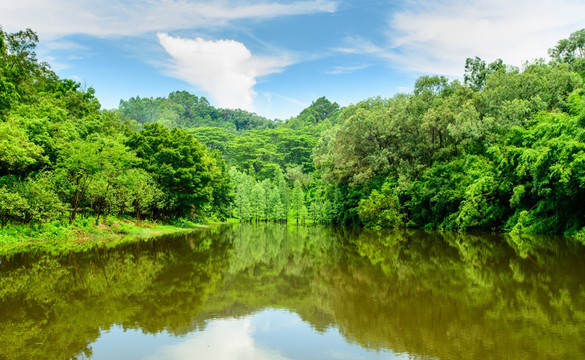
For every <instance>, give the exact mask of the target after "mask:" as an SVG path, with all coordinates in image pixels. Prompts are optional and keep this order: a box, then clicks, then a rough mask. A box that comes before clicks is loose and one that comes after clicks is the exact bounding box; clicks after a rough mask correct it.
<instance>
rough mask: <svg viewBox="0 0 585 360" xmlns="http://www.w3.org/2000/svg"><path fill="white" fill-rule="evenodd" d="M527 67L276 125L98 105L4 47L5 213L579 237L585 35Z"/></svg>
mask: <svg viewBox="0 0 585 360" xmlns="http://www.w3.org/2000/svg"><path fill="white" fill-rule="evenodd" d="M584 31H585V30H579V31H577V32H575V33H573V34H571V36H570V37H569V38H568V39H564V40H561V41H559V42H558V44H557V45H556V46H554V47H553V48H551V49H550V51H549V55H550V57H551V61H550V62H545V61H544V60H543V59H540V60H534V61H532V62H527V63H526V64H525V65H524V66H523V67H522V68H521V69H520V68H516V67H512V66H507V65H506V64H504V63H503V61H502V60H497V61H495V62H492V63H490V64H486V62H485V61H484V60H482V59H480V58H478V57H475V58H469V59H467V61H466V64H465V69H464V71H465V73H464V76H463V80H464V81H463V83H462V82H459V81H457V80H454V81H451V80H449V79H447V78H445V77H443V76H436V75H433V76H423V77H420V78H419V79H418V80H417V81H416V82H415V84H414V91H413V92H412V93H411V94H398V95H396V96H394V97H392V98H389V99H383V98H379V97H378V98H370V99H366V100H364V101H361V102H359V103H357V104H352V105H349V106H347V107H343V108H342V107H340V106H339V105H338V104H337V103H335V102H331V101H329V100H328V99H326V98H325V97H321V98H318V99H317V100H315V101H314V102H313V103H312V104H311V105H310V106H308V107H307V108H306V109H304V110H303V111H301V112H300V113H299V115H298V116H296V117H292V118H290V119H288V120H286V121H272V120H268V119H265V118H263V117H260V116H258V115H256V114H252V113H248V112H245V111H243V110H229V109H218V108H215V107H213V106H212V105H211V104H210V103H209V102H208V101H207V99H205V98H204V97H199V96H196V95H193V94H190V93H188V92H186V91H176V92H172V93H170V94H169V95H168V97H158V98H141V97H139V96H137V97H133V98H130V99H129V100H122V101H121V102H120V106H119V109H117V110H111V111H104V110H100V104H99V102H98V100H97V99H96V98H95V96H94V91H93V89H92V88H88V89H85V88H82V87H81V86H80V84H78V83H76V82H74V81H72V80H68V79H60V78H59V77H57V76H56V75H55V73H53V72H52V71H51V70H50V68H49V66H48V65H47V64H44V63H41V62H39V61H38V60H37V59H36V55H35V51H34V50H35V46H36V42H37V41H38V39H37V36H36V34H35V33H34V32H33V31H31V30H28V29H27V30H25V31H20V32H17V33H14V34H8V33H4V32H1V35H2V36H0V39H1V41H0V90H1V91H0V218H1V220H2V224H3V225H6V224H8V223H10V222H23V223H39V222H40V223H43V222H50V221H54V220H58V219H63V218H68V219H69V221H70V222H75V220H76V214H77V213H79V212H82V213H83V214H84V215H87V214H93V215H94V216H95V217H96V222H99V219H100V217H102V218H103V217H104V216H107V215H108V214H115V215H128V216H130V215H132V216H134V217H138V218H140V217H154V218H177V217H190V218H204V217H213V218H218V219H225V218H227V217H232V216H233V217H237V218H239V219H240V220H243V221H256V222H257V221H294V222H295V223H296V222H298V223H303V222H306V221H309V220H312V221H313V222H319V223H336V224H355V225H365V226H369V227H396V226H412V227H424V228H442V229H457V230H472V229H483V230H497V231H514V232H532V233H564V234H581V235H585V213H584V212H583V209H582V206H581V204H582V203H583V201H584V200H585V181H584V180H583V178H585V173H584V171H585V170H584V166H583V162H584V161H585V160H584V159H585V135H584V134H583V127H584V125H585V123H584V120H583V119H584V116H585V115H584V114H585V100H584V97H585V95H584V91H585V90H584V85H583V84H584V78H585V67H584V64H585V63H584V61H585V59H584V56H585V53H584V50H583V49H584V48H585V47H584V45H583V43H584V41H583V39H584V34H585V32H584Z"/></svg>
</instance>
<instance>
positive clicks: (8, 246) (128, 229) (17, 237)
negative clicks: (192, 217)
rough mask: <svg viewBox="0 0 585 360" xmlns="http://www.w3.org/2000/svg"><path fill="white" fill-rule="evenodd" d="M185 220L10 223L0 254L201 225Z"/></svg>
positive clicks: (1, 234)
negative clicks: (70, 223) (167, 221)
mask: <svg viewBox="0 0 585 360" xmlns="http://www.w3.org/2000/svg"><path fill="white" fill-rule="evenodd" d="M202 226H204V225H201V224H195V223H193V222H190V221H188V220H177V221H174V222H173V223H172V224H163V223H160V222H153V221H147V220H144V221H137V220H135V219H132V218H117V217H108V218H107V219H106V220H105V221H103V222H100V224H98V225H95V218H94V217H91V216H90V217H87V218H81V217H80V218H77V219H76V220H75V222H74V223H73V224H72V225H69V222H68V221H67V220H64V221H54V222H52V223H47V224H42V225H36V224H35V225H31V224H27V225H17V224H9V225H7V226H6V227H5V228H4V229H2V230H0V256H6V255H13V254H17V253H21V252H26V251H33V252H49V253H62V252H67V251H71V250H75V251H78V250H79V251H82V250H85V249H90V248H94V247H96V246H107V247H111V246H116V245H117V244H121V243H129V242H133V241H140V239H145V238H148V237H150V236H154V235H161V234H169V233H173V232H181V231H185V230H188V229H194V228H198V227H202Z"/></svg>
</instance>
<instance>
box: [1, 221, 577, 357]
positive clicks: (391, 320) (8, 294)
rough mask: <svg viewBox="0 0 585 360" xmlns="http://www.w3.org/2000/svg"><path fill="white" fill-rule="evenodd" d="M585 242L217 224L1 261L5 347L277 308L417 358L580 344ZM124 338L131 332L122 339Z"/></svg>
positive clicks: (547, 353)
mask: <svg viewBox="0 0 585 360" xmlns="http://www.w3.org/2000/svg"><path fill="white" fill-rule="evenodd" d="M584 255H585V251H584V250H583V247H582V246H580V245H578V244H573V243H571V242H569V241H568V240H567V239H563V238H545V237H540V238H527V237H511V236H503V235H497V236H496V235H489V234H488V235H485V234H456V233H437V232H432V233H426V232H421V231H386V232H383V231H361V230H358V229H345V228H342V229H339V228H324V227H296V226H286V225H249V224H241V225H226V226H219V227H214V228H211V229H205V230H201V231H195V232H192V233H189V234H186V235H181V236H175V237H163V238H158V239H153V240H149V241H141V242H137V243H135V244H132V245H126V246H121V247H117V248H115V249H107V248H97V249H94V250H93V251H89V252H83V253H69V254H64V255H62V256H56V257H55V256H50V255H42V254H41V255H33V254H26V255H19V256H15V257H13V258H11V259H3V260H2V262H1V264H0V358H2V357H6V358H8V359H30V358H38V359H41V358H55V359H56V358H62V359H65V358H74V357H91V355H92V344H93V343H95V342H96V341H99V339H100V334H102V333H104V332H106V331H107V330H108V329H113V328H121V329H124V330H132V331H134V330H135V331H139V332H142V333H145V334H158V333H162V332H164V333H165V334H169V336H170V337H175V336H183V335H187V334H193V333H194V332H197V331H205V330H207V328H208V327H209V326H208V324H209V323H210V320H215V319H230V318H242V317H245V316H249V315H251V314H256V313H258V312H259V311H261V310H263V309H267V308H270V309H283V310H285V311H290V312H294V313H296V314H298V316H299V317H300V318H301V319H302V320H303V321H304V322H305V323H307V324H309V325H310V327H311V328H312V329H314V332H315V334H322V333H324V332H326V331H330V330H331V329H337V330H338V331H339V332H340V333H341V334H342V335H343V337H344V338H345V339H346V341H347V342H349V343H355V344H358V345H360V346H362V347H364V348H367V349H372V350H391V351H393V352H394V353H406V354H410V356H411V357H414V358H419V357H420V358H427V357H433V358H440V359H478V358H487V359H499V358H510V359H538V358H543V359H544V358H551V357H558V358H566V359H573V358H583V357H585V343H584V342H583V341H582V339H583V338H584V335H585V286H584V285H583V284H584V280H585V279H584V277H585V263H584V262H583V261H582V259H583V256H584ZM129 346H131V345H129Z"/></svg>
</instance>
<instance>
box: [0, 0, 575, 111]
mask: <svg viewBox="0 0 585 360" xmlns="http://www.w3.org/2000/svg"><path fill="white" fill-rule="evenodd" d="M0 25H2V27H3V28H4V31H7V32H14V31H18V30H21V29H24V28H27V27H28V28H31V29H33V30H35V31H36V32H37V33H38V34H39V37H40V40H41V42H40V44H39V46H38V51H37V54H38V57H39V58H40V59H42V60H45V61H47V62H49V63H50V64H51V66H52V68H53V70H55V71H56V72H57V73H58V74H59V75H60V76H61V77H67V78H72V79H75V80H76V81H78V82H80V83H82V84H83V85H85V86H92V87H93V88H95V90H96V95H97V97H98V99H99V100H100V102H101V103H102V106H103V107H104V108H115V107H117V106H118V103H119V101H120V99H128V98H130V97H132V96H141V97H150V96H154V97H157V96H166V95H168V93H169V92H171V91H175V90H187V91H189V92H192V93H194V94H196V95H199V96H205V97H207V98H208V99H209V100H210V102H211V103H212V104H213V105H214V106H217V107H226V108H243V109H246V110H249V111H253V112H256V113H258V114H260V115H263V116H266V117H269V118H281V119H286V118H289V117H291V116H295V115H297V114H298V113H299V112H300V111H301V110H302V109H303V108H304V107H306V106H308V105H310V104H311V102H312V101H314V100H315V99H317V98H319V97H321V96H326V97H327V98H328V99H330V100H331V101H336V102H338V103H339V104H340V105H343V106H344V105H348V104H350V103H356V102H358V101H360V100H363V99H366V98H368V97H373V96H382V97H391V96H393V95H395V94H396V93H399V92H410V91H411V90H412V87H413V85H414V82H415V80H416V79H417V78H418V77H419V76H421V75H427V74H440V75H446V76H448V77H450V78H452V79H457V78H461V77H462V75H463V71H464V63H465V59H466V58H467V57H474V56H480V57H481V58H482V59H485V60H486V61H493V60H495V59H496V58H502V59H503V60H504V62H505V63H506V64H510V65H515V66H521V65H522V64H523V62H524V61H527V60H533V59H536V58H540V57H542V58H546V56H547V49H549V48H550V47H552V46H554V45H555V44H556V42H557V41H558V40H560V39H563V38H566V37H568V36H569V34H570V33H571V32H574V31H576V30H579V29H581V28H584V27H585V2H584V1H583V0H556V1H545V0H517V1H514V0H459V1H458V0H439V1H433V0H431V1H417V0H389V1H375V0H362V1H349V0H298V1H294V0H293V1H291V0H253V1H241V0H217V1H200V0H126V1H113V0H101V1H94V0H18V1H10V0H0Z"/></svg>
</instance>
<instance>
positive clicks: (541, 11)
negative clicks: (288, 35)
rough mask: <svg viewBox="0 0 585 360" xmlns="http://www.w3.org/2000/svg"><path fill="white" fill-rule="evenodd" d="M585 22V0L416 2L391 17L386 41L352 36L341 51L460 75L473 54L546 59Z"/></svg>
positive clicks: (516, 60)
mask: <svg viewBox="0 0 585 360" xmlns="http://www.w3.org/2000/svg"><path fill="white" fill-rule="evenodd" d="M584 24H585V3H584V2H583V1H581V0H557V1H554V2H553V1H549V0H517V1H508V0H469V1H462V0H445V1H432V2H429V1H426V0H425V1H422V0H416V1H412V2H410V3H409V7H408V9H407V10H400V11H398V12H394V13H392V14H391V15H390V16H389V21H388V33H387V39H388V40H387V43H385V44H373V43H372V42H369V41H368V40H365V39H361V38H349V39H346V46H345V47H341V48H338V49H337V51H339V52H342V53H345V54H370V55H373V56H377V57H379V58H382V59H385V60H387V61H389V62H390V63H391V64H392V65H393V66H398V67H400V68H402V69H404V70H409V71H415V72H423V73H436V74H445V75H451V76H461V75H462V73H463V70H464V64H465V59H466V58H468V57H474V56H479V57H481V58H483V59H485V60H487V61H493V60H495V59H497V58H501V59H503V60H504V62H505V63H507V64H510V65H516V66H520V65H522V63H523V62H524V61H529V60H533V59H536V58H540V57H546V56H547V50H548V49H549V48H551V47H553V46H554V45H556V43H557V41H558V40H560V39H563V38H566V37H568V36H569V34H570V33H571V32H573V31H576V30H579V29H581V28H582V27H583V26H584Z"/></svg>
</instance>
